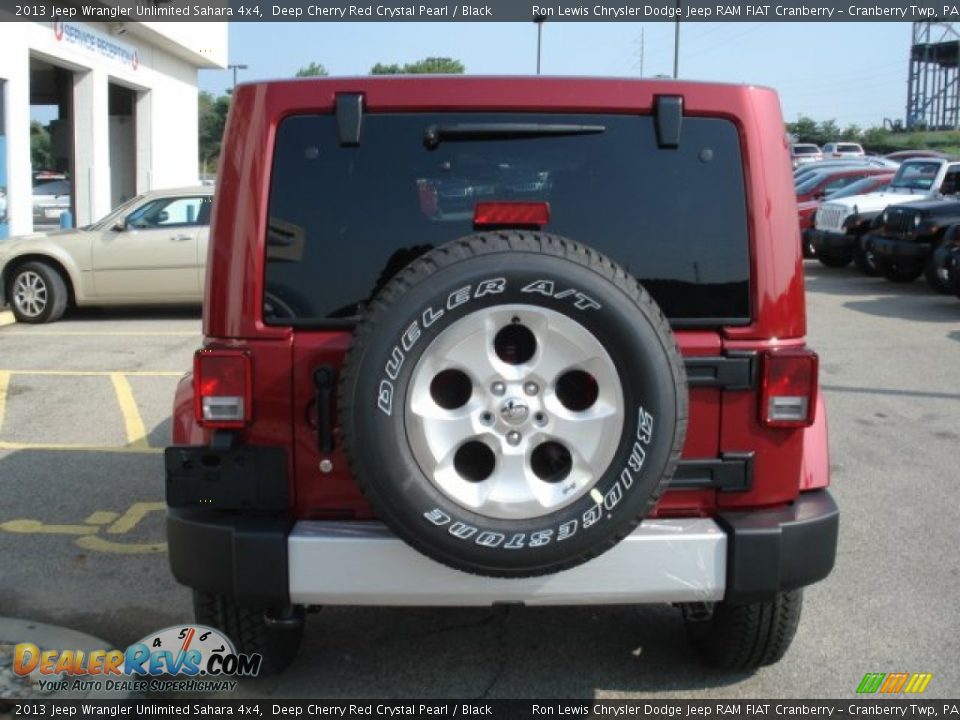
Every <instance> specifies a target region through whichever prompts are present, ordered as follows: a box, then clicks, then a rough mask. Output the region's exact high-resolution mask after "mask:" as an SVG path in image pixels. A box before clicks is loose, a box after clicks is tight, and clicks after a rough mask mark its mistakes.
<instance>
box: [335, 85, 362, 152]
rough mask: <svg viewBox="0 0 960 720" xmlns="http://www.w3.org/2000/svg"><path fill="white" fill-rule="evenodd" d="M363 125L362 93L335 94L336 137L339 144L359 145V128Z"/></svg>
mask: <svg viewBox="0 0 960 720" xmlns="http://www.w3.org/2000/svg"><path fill="white" fill-rule="evenodd" d="M362 125H363V95H360V94H359V93H342V94H340V93H338V94H337V139H338V140H339V142H340V144H341V145H347V146H350V147H357V146H359V145H360V129H361V126H362Z"/></svg>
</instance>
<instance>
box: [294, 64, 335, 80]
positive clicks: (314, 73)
mask: <svg viewBox="0 0 960 720" xmlns="http://www.w3.org/2000/svg"><path fill="white" fill-rule="evenodd" d="M329 74H330V73H328V72H327V69H326V68H325V67H324V66H323V65H321V64H320V63H315V62H311V63H310V64H309V65H304V66H303V67H302V68H300V69H299V70H297V74H296V75H294V77H326V76H327V75H329Z"/></svg>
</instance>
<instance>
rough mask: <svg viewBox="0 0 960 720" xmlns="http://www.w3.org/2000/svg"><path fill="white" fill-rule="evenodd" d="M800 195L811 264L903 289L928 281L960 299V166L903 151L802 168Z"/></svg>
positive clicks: (934, 155)
mask: <svg viewBox="0 0 960 720" xmlns="http://www.w3.org/2000/svg"><path fill="white" fill-rule="evenodd" d="M814 147H816V146H814ZM828 147H829V146H828ZM794 187H795V190H796V194H797V214H798V221H799V223H800V230H801V236H802V238H803V254H804V257H816V258H817V259H818V260H819V261H820V262H821V263H822V264H824V265H826V266H827V267H844V266H846V265H849V264H850V263H851V262H852V263H854V264H855V265H856V266H857V268H859V270H860V271H861V272H863V273H864V274H865V275H879V276H882V277H885V278H887V279H888V280H891V281H893V282H897V283H909V282H913V281H914V280H916V279H917V278H919V277H920V276H921V275H922V276H924V277H925V279H926V281H927V282H928V283H929V285H930V287H931V288H933V289H934V290H935V291H936V292H938V293H945V294H946V293H954V294H956V295H957V296H958V297H960V161H954V160H952V159H950V158H949V157H946V156H945V155H943V154H942V153H938V152H934V151H929V150H904V151H900V152H897V153H893V154H891V155H886V156H884V157H872V156H866V155H863V156H856V157H845V158H835V159H831V160H820V161H816V162H803V163H799V164H796V163H795V170H794Z"/></svg>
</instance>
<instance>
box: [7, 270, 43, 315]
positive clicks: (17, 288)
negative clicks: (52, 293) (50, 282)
mask: <svg viewBox="0 0 960 720" xmlns="http://www.w3.org/2000/svg"><path fill="white" fill-rule="evenodd" d="M48 301H49V290H48V289H47V283H46V281H45V280H44V279H43V277H41V276H40V274H39V273H36V272H34V271H33V270H26V271H24V272H22V273H20V274H19V275H17V278H16V280H14V281H13V303H14V305H16V307H17V310H19V311H20V312H21V313H22V314H23V315H24V316H26V317H30V318H35V317H39V316H40V315H41V314H42V313H43V311H44V310H45V309H46V307H47V302H48Z"/></svg>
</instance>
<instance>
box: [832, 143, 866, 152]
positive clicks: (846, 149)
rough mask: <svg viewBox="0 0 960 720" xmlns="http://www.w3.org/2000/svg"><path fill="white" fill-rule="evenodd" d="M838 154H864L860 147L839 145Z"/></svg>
mask: <svg viewBox="0 0 960 720" xmlns="http://www.w3.org/2000/svg"><path fill="white" fill-rule="evenodd" d="M837 152H845V153H858V152H863V148H862V147H860V146H859V145H837Z"/></svg>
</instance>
